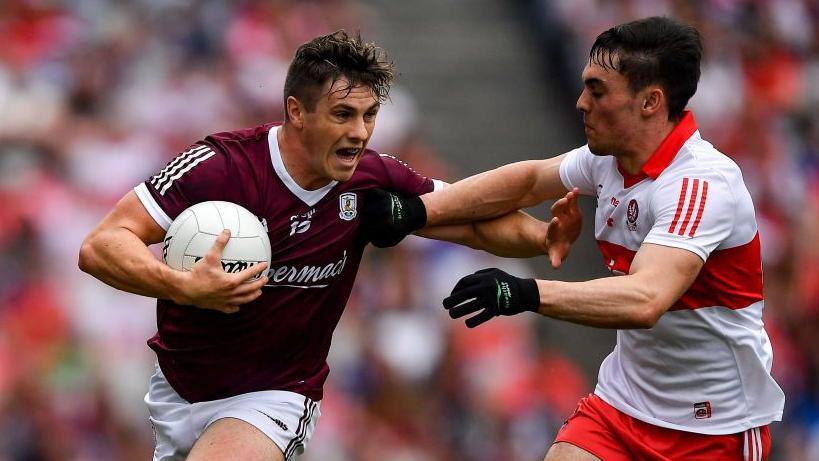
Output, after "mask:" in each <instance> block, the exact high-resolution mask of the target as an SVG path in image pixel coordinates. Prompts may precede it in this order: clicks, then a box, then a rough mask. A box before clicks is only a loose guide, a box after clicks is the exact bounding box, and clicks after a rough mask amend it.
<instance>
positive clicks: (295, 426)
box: [192, 391, 321, 460]
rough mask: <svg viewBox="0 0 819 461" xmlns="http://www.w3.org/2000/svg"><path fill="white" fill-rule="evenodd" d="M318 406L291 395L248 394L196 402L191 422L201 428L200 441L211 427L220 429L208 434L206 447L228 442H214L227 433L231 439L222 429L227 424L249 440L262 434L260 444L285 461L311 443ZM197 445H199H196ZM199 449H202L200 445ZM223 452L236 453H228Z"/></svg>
mask: <svg viewBox="0 0 819 461" xmlns="http://www.w3.org/2000/svg"><path fill="white" fill-rule="evenodd" d="M319 407H320V403H319V402H316V401H313V400H311V399H309V398H308V397H305V396H303V395H300V394H296V393H293V392H287V391H261V392H251V393H248V394H241V395H237V396H234V397H230V398H227V399H223V400H213V401H209V402H200V403H196V404H194V408H193V418H192V421H193V425H194V426H195V427H199V428H202V429H199V431H200V432H201V435H200V439H201V438H202V437H205V435H207V434H208V433H209V432H211V427H212V426H213V425H215V424H219V425H220V426H222V428H220V429H219V432H217V433H211V435H210V436H209V437H210V438H211V439H210V440H209V441H208V444H219V445H224V444H226V443H228V440H225V439H223V438H220V439H218V440H217V439H216V435H219V434H225V433H226V434H227V435H228V436H230V431H229V430H226V429H225V428H224V426H225V425H229V426H230V427H231V428H235V429H236V430H237V431H241V432H242V434H243V437H246V438H248V440H251V441H252V440H253V439H254V437H252V436H256V435H258V434H261V435H262V436H264V437H266V440H263V442H264V443H263V444H262V445H267V444H268V443H270V444H272V446H275V447H276V449H277V452H278V453H280V454H282V457H283V458H284V459H285V460H289V459H292V458H293V457H294V456H295V455H299V454H301V453H302V452H303V451H304V447H305V446H307V443H308V442H309V441H310V438H311V437H312V435H313V432H314V431H315V429H316V425H317V424H318V419H319V416H320V415H321V411H320V409H319ZM238 423H243V424H244V425H247V426H250V427H252V428H253V429H254V431H250V432H249V433H248V431H246V430H244V429H243V428H244V426H243V425H242V424H238ZM203 430H204V432H202V431H203ZM214 430H216V429H214ZM200 442H201V440H200ZM197 445H200V444H199V443H197ZM200 449H202V448H201V445H200ZM226 453H235V452H233V451H227V452H226ZM234 456H235V457H234V458H231V459H244V458H243V457H239V456H238V455H234ZM250 456H251V454H248V459H257V458H252V457H250ZM265 456H266V455H265ZM205 459H210V458H205ZM217 459H218V458H217ZM259 459H267V458H259ZM276 459H281V458H276Z"/></svg>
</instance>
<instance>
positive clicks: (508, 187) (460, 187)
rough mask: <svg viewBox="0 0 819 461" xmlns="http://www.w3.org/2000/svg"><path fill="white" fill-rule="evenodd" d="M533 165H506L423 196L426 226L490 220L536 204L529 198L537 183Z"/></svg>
mask: <svg viewBox="0 0 819 461" xmlns="http://www.w3.org/2000/svg"><path fill="white" fill-rule="evenodd" d="M534 163H535V162H519V163H513V164H510V165H504V166H502V167H500V168H496V169H494V170H491V171H487V172H484V173H481V174H478V175H475V176H471V177H469V178H466V179H463V180H461V181H458V182H456V183H454V184H451V185H449V186H447V187H445V188H444V189H442V190H440V191H436V192H432V193H429V194H426V195H423V196H422V197H421V199H422V200H423V201H424V206H426V209H427V225H432V226H435V225H441V224H452V223H463V222H469V221H475V220H481V219H487V218H492V217H496V216H500V215H503V214H504V213H508V212H510V211H513V210H517V209H519V208H523V207H526V206H531V205H534V204H535V203H537V201H536V200H534V199H533V198H532V197H527V194H528V193H529V191H530V190H531V189H532V187H533V185H534V182H535V169H534V168H535V165H534ZM527 198H528V200H526V199H527Z"/></svg>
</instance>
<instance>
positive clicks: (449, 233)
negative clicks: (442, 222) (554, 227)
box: [417, 211, 548, 258]
mask: <svg viewBox="0 0 819 461" xmlns="http://www.w3.org/2000/svg"><path fill="white" fill-rule="evenodd" d="M547 228H548V224H546V223H544V222H542V221H538V220H537V219H535V218H533V217H531V216H529V215H527V214H526V213H524V212H522V211H516V212H514V213H509V214H507V215H504V216H501V217H500V218H495V219H490V220H486V221H476V222H474V223H467V224H453V225H450V226H436V227H426V228H424V229H422V230H420V231H418V232H417V234H418V235H420V236H422V237H426V238H433V239H436V240H446V241H448V242H453V243H458V244H460V245H465V246H468V247H470V248H474V249H476V250H484V251H486V252H489V253H492V254H494V255H496V256H501V257H504V258H529V257H533V256H539V255H542V254H544V253H546V251H547V250H548V246H547V243H546V229H547Z"/></svg>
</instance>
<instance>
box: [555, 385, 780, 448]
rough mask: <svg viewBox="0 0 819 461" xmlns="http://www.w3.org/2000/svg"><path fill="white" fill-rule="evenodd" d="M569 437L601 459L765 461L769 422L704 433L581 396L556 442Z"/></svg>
mask: <svg viewBox="0 0 819 461" xmlns="http://www.w3.org/2000/svg"><path fill="white" fill-rule="evenodd" d="M557 442H566V443H570V444H572V445H575V446H577V447H580V448H582V449H583V450H586V451H588V452H589V453H591V454H593V455H594V456H597V457H598V458H600V459H602V460H603V461H631V460H652V461H680V460H685V461H765V460H767V459H768V454H769V452H770V449H771V434H770V430H769V428H768V426H763V427H757V428H753V429H748V430H747V431H745V432H740V433H738V434H728V435H704V434H695V433H693V432H685V431H677V430H674V429H667V428H664V427H659V426H654V425H652V424H648V423H645V422H643V421H640V420H638V419H635V418H632V417H631V416H628V415H626V414H625V413H622V412H620V411H618V410H617V409H615V408H614V407H612V406H611V405H609V404H608V403H606V402H604V401H603V399H601V398H600V397H598V396H596V395H589V396H588V397H585V398H583V399H581V400H580V403H578V404H577V409H576V410H575V411H574V414H572V416H570V417H569V419H568V421H566V424H564V425H563V427H562V428H560V431H558V433H557V437H556V438H555V443H557Z"/></svg>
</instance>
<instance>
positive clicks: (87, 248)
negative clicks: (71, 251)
mask: <svg viewBox="0 0 819 461" xmlns="http://www.w3.org/2000/svg"><path fill="white" fill-rule="evenodd" d="M96 259H97V258H96V257H95V251H94V243H93V240H92V237H91V236H88V237H86V238H85V240H83V242H82V246H80V254H79V257H78V258H77V266H78V267H79V268H80V270H81V271H83V272H85V273H87V274H92V275H93V272H94V266H95V264H94V261H96Z"/></svg>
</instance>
